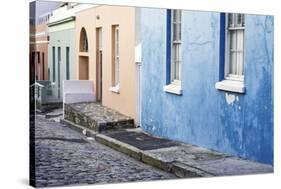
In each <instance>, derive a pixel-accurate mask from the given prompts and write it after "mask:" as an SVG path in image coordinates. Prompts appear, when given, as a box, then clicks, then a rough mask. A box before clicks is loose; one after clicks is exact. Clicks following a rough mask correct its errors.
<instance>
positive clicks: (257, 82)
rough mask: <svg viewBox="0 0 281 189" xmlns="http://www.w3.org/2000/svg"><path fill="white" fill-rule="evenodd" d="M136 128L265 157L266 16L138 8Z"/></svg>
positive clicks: (269, 49)
mask: <svg viewBox="0 0 281 189" xmlns="http://www.w3.org/2000/svg"><path fill="white" fill-rule="evenodd" d="M140 20H141V21H140V22H141V31H140V36H141V41H142V66H141V90H140V95H141V127H142V129H144V130H145V131H146V132H148V133H151V134H153V135H156V136H160V137H165V138H169V139H173V140H177V141H181V142H185V143H189V144H193V145H197V146H202V147H206V148H209V149H213V150H216V151H220V152H223V153H227V154H231V155H235V156H239V157H242V158H246V159H250V160H254V161H258V162H262V163H267V164H273V16H262V15H248V14H224V13H216V12H201V11H174V10H165V9H152V8H143V9H141V13H140Z"/></svg>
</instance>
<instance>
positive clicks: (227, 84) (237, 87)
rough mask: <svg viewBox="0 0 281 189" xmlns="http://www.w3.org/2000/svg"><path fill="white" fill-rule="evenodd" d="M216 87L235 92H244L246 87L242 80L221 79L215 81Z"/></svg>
mask: <svg viewBox="0 0 281 189" xmlns="http://www.w3.org/2000/svg"><path fill="white" fill-rule="evenodd" d="M215 87H216V89H218V90H223V91H230V92H235V93H245V91H246V88H245V86H244V82H243V81H234V80H222V81H220V82H217V83H216V86H215Z"/></svg>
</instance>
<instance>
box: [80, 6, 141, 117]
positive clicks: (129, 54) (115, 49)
mask: <svg viewBox="0 0 281 189" xmlns="http://www.w3.org/2000/svg"><path fill="white" fill-rule="evenodd" d="M135 18H136V9H135V8H134V7H121V6H108V5H100V6H96V7H94V8H90V9H87V10H84V11H80V12H78V13H76V23H75V30H76V31H75V35H76V38H75V40H76V43H75V44H76V53H75V54H76V78H77V79H79V80H92V81H93V85H94V93H95V96H96V99H97V101H99V102H101V103H102V104H103V105H105V106H107V107H110V108H112V109H114V110H117V111H119V112H120V113H122V114H125V115H127V116H130V117H132V118H134V119H135V121H136V122H138V116H137V115H138V113H137V109H138V108H137V101H138V100H137V98H138V97H137V93H138V92H137V80H138V79H137V64H136V62H135V43H136V32H135Z"/></svg>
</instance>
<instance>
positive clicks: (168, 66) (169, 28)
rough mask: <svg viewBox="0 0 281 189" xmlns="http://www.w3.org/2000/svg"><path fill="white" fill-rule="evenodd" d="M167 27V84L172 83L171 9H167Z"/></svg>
mask: <svg viewBox="0 0 281 189" xmlns="http://www.w3.org/2000/svg"><path fill="white" fill-rule="evenodd" d="M166 24H167V26H166V27H167V28H166V84H167V85H168V84H170V83H171V77H170V75H171V10H170V9H168V10H167V23H166Z"/></svg>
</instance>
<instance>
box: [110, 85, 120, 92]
mask: <svg viewBox="0 0 281 189" xmlns="http://www.w3.org/2000/svg"><path fill="white" fill-rule="evenodd" d="M109 90H110V91H111V92H114V93H117V94H119V93H120V87H119V84H117V85H116V86H113V87H110V88H109Z"/></svg>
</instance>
